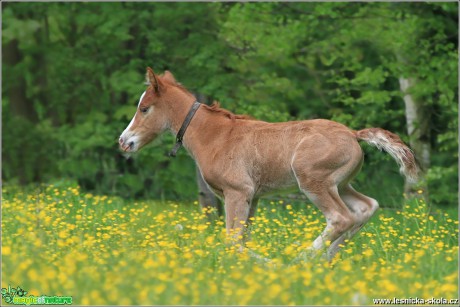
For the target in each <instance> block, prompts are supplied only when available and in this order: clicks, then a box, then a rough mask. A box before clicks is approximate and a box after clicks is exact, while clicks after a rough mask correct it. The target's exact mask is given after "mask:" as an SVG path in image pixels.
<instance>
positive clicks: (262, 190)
mask: <svg viewBox="0 0 460 307" xmlns="http://www.w3.org/2000/svg"><path fill="white" fill-rule="evenodd" d="M264 179H265V180H260V182H259V183H258V185H257V187H256V193H255V194H256V196H264V195H270V194H274V193H279V192H284V193H288V192H295V191H297V190H298V189H299V187H298V184H297V180H296V179H295V176H294V174H292V173H288V174H282V175H281V174H280V175H279V176H278V177H277V178H264Z"/></svg>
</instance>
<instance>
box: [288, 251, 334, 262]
mask: <svg viewBox="0 0 460 307" xmlns="http://www.w3.org/2000/svg"><path fill="white" fill-rule="evenodd" d="M315 260H326V261H329V259H328V256H327V253H326V252H325V251H323V250H318V249H312V248H308V249H306V250H304V251H302V252H300V253H299V255H298V256H297V257H295V258H294V259H293V260H292V261H291V264H297V263H300V262H307V261H308V262H310V261H315Z"/></svg>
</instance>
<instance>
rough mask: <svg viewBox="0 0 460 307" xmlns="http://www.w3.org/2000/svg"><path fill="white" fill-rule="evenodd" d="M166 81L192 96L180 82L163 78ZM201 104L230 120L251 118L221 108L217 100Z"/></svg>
mask: <svg viewBox="0 0 460 307" xmlns="http://www.w3.org/2000/svg"><path fill="white" fill-rule="evenodd" d="M164 81H166V83H167V84H168V85H170V86H175V87H177V88H179V89H181V90H182V91H183V92H185V93H187V94H189V95H192V96H194V95H193V94H192V93H191V92H190V91H189V90H188V89H187V88H186V87H185V86H183V85H182V84H180V83H179V82H177V81H175V80H174V81H173V82H172V81H171V80H165V79H163V82H164ZM202 105H203V108H204V109H205V110H208V111H210V112H212V113H215V114H220V115H223V116H225V117H227V118H230V119H231V120H235V119H253V118H252V117H251V116H249V115H244V114H241V115H240V114H234V113H232V112H230V111H229V110H226V109H224V108H221V107H220V103H219V102H217V101H214V102H213V103H212V105H210V106H208V105H206V104H202Z"/></svg>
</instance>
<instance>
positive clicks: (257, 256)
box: [247, 249, 272, 263]
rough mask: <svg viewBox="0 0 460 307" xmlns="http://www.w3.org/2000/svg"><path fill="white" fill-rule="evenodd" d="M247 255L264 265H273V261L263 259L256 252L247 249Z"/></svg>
mask: <svg viewBox="0 0 460 307" xmlns="http://www.w3.org/2000/svg"><path fill="white" fill-rule="evenodd" d="M247 253H248V255H249V256H250V257H252V258H255V259H256V260H257V261H260V262H262V263H272V260H271V259H269V258H266V257H263V256H261V255H259V254H257V253H256V252H254V251H253V250H250V249H247Z"/></svg>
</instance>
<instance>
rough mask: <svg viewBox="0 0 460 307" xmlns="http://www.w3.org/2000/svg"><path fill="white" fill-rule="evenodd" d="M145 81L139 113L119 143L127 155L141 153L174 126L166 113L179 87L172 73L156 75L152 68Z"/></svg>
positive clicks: (175, 97) (149, 69)
mask: <svg viewBox="0 0 460 307" xmlns="http://www.w3.org/2000/svg"><path fill="white" fill-rule="evenodd" d="M146 81H147V85H148V87H147V89H146V90H145V92H144V93H143V94H142V95H141V98H140V99H139V104H138V106H137V111H136V114H134V117H133V119H132V120H131V122H130V123H129V125H128V127H126V129H125V131H123V133H122V134H121V136H120V138H119V140H118V143H119V144H120V149H121V150H123V151H124V152H128V153H129V152H136V151H138V150H139V149H141V148H142V147H143V146H145V145H146V144H148V143H150V142H151V141H152V140H154V139H155V138H156V137H157V136H158V135H159V134H161V133H162V132H164V131H165V130H166V129H168V128H170V126H171V123H170V122H169V118H168V116H166V114H167V113H168V112H167V111H168V110H170V108H171V105H173V104H174V100H176V99H177V95H176V94H177V92H178V90H179V87H180V85H179V84H177V82H176V80H175V79H174V76H173V75H172V74H171V73H170V72H169V71H166V72H165V73H164V74H163V75H161V76H160V75H155V73H154V72H153V70H152V69H151V68H150V67H148V68H147V73H146ZM179 91H180V90H179ZM182 92H183V91H182Z"/></svg>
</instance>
